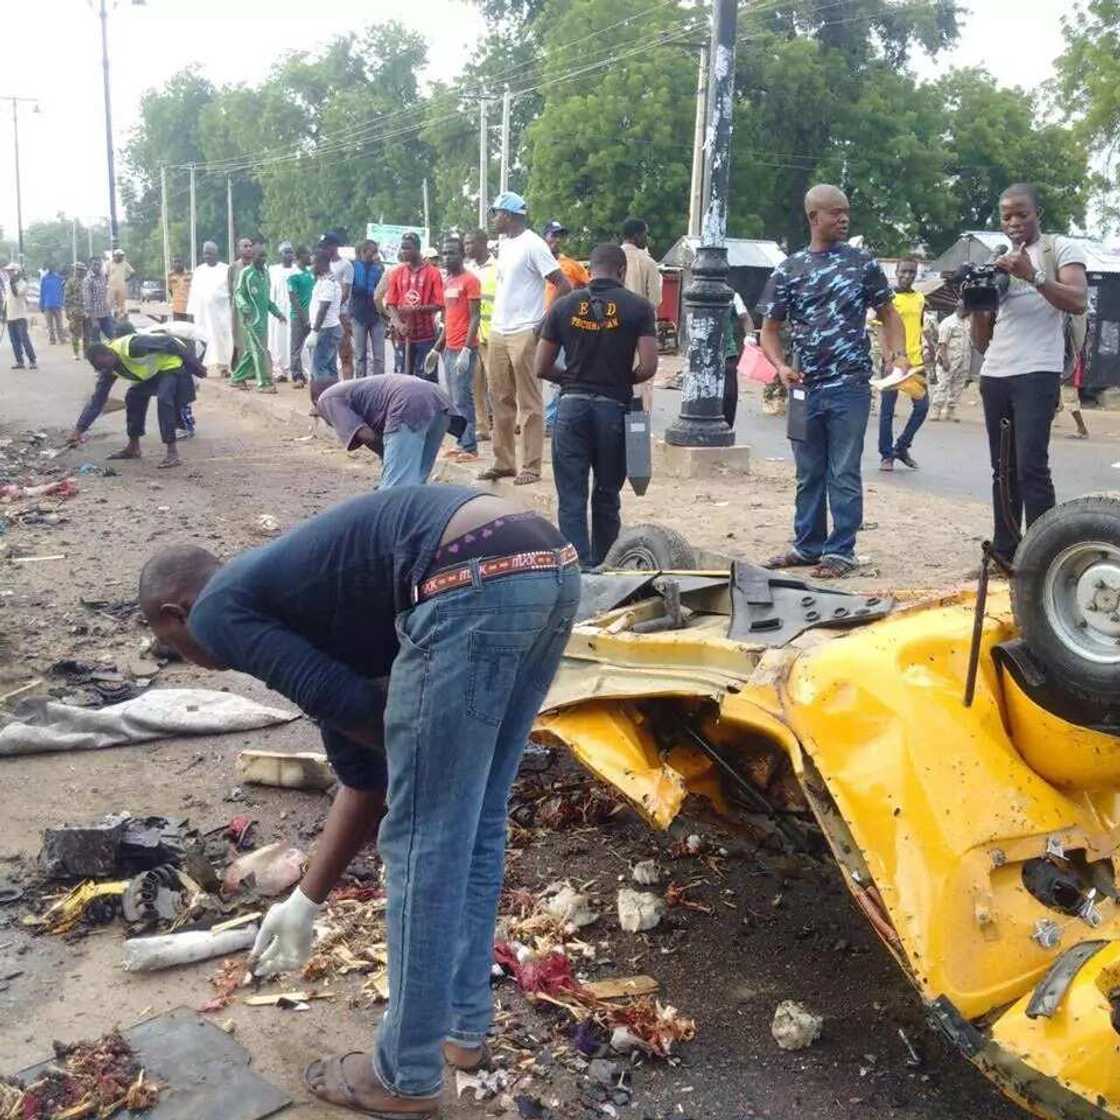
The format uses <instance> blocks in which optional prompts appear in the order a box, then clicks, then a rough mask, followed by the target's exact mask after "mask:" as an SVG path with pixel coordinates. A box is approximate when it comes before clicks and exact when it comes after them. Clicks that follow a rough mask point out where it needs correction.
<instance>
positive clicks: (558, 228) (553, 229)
mask: <svg viewBox="0 0 1120 1120" xmlns="http://www.w3.org/2000/svg"><path fill="white" fill-rule="evenodd" d="M567 232H568V227H567V226H566V225H564V223H563V222H561V221H558V220H557V219H556V218H553V219H552V221H551V222H549V223H548V224H547V225H546V226H545V227H544V229H542V230H541V237H548V236H549V235H550V234H553V233H565V234H566V233H567Z"/></svg>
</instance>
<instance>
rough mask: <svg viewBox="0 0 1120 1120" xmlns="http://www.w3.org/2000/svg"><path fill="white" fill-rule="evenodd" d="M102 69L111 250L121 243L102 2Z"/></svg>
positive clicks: (105, 12) (106, 26)
mask: <svg viewBox="0 0 1120 1120" xmlns="http://www.w3.org/2000/svg"><path fill="white" fill-rule="evenodd" d="M101 69H102V71H103V77H104V83H105V158H106V160H107V162H108V165H109V248H110V249H115V248H116V247H117V245H118V243H119V237H118V232H119V231H118V228H117V173H116V168H115V166H114V160H113V106H112V99H111V98H110V95H109V13H108V10H107V9H106V6H105V0H101Z"/></svg>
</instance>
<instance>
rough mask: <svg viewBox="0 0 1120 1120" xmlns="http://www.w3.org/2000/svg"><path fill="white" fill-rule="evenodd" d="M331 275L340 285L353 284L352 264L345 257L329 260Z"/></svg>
mask: <svg viewBox="0 0 1120 1120" xmlns="http://www.w3.org/2000/svg"><path fill="white" fill-rule="evenodd" d="M331 275H332V276H333V277H334V278H335V280H337V281H338V283H339V284H341V285H346V284H349V285H351V286H353V284H354V266H353V264H351V263H350V261H348V260H347V259H346V258H345V257H339V258H338V260H336V261H331Z"/></svg>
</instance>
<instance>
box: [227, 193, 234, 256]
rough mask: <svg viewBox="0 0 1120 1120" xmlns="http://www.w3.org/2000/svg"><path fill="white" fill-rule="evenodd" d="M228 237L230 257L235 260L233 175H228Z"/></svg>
mask: <svg viewBox="0 0 1120 1120" xmlns="http://www.w3.org/2000/svg"><path fill="white" fill-rule="evenodd" d="M226 238H227V240H228V241H229V259H230V260H231V261H232V260H233V250H234V244H233V176H232V175H227V176H226Z"/></svg>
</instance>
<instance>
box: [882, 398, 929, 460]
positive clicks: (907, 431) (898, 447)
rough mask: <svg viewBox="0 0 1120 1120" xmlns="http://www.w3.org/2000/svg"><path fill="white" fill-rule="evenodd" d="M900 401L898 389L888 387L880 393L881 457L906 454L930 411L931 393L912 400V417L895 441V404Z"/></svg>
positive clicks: (888, 457) (895, 456)
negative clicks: (896, 441)
mask: <svg viewBox="0 0 1120 1120" xmlns="http://www.w3.org/2000/svg"><path fill="white" fill-rule="evenodd" d="M897 403H898V390H897V389H888V390H887V391H886V392H885V393H880V394H879V458H880V459H894V458H897V456H898V455H900V454H902V455H905V454H906V452H907V451H909V450H910V445H911V444H912V443H913V442H914V437H915V436H916V435H917V434H918V429H919V428H920V427H921V426H922V425H923V424H924V423H925V419H926V416H927V415H928V413H929V393H926V395H925V396H924V397H922V399H921V400H920V401H912V403H911V406H910V419H909V420H907V421H906V427H905V428H903V429H902V435H900V436H899V437H898V443H895V442H894V406H895V405H896V404H897Z"/></svg>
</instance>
